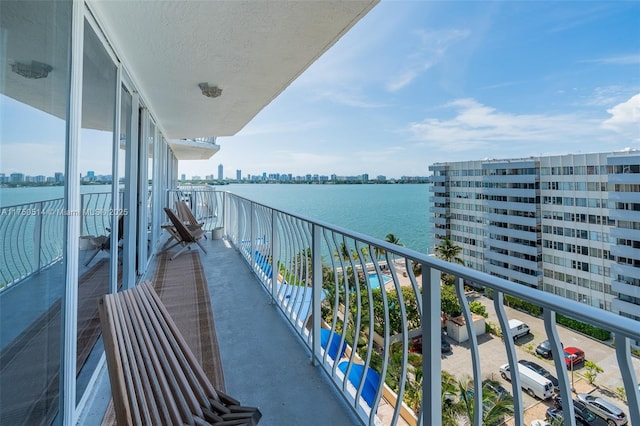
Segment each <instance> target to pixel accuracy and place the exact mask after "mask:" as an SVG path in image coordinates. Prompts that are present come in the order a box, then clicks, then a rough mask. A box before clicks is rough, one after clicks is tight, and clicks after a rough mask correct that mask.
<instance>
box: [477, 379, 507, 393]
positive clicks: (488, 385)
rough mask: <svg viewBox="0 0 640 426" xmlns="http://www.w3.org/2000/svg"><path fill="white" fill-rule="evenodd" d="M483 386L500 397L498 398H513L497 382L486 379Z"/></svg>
mask: <svg viewBox="0 0 640 426" xmlns="http://www.w3.org/2000/svg"><path fill="white" fill-rule="evenodd" d="M482 384H483V386H484V387H486V388H487V389H489V390H491V391H492V392H494V393H495V394H496V395H498V398H506V397H507V396H511V394H510V393H509V391H508V390H507V389H505V387H504V386H502V385H501V384H500V382H498V381H496V380H489V379H485V380H484V381H483V382H482Z"/></svg>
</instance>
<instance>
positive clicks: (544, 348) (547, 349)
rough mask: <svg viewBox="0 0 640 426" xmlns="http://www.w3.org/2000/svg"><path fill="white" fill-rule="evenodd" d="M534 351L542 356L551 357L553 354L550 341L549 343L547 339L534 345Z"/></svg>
mask: <svg viewBox="0 0 640 426" xmlns="http://www.w3.org/2000/svg"><path fill="white" fill-rule="evenodd" d="M536 353H537V354H538V355H540V356H541V357H542V358H546V359H551V358H553V354H552V353H551V343H549V341H548V340H545V341H544V342H541V343H540V344H539V345H538V346H536Z"/></svg>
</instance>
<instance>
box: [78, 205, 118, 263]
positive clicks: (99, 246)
mask: <svg viewBox="0 0 640 426" xmlns="http://www.w3.org/2000/svg"><path fill="white" fill-rule="evenodd" d="M107 231H111V230H110V229H109V228H107ZM111 235H113V233H111V234H109V235H100V236H98V237H93V238H91V243H92V244H93V245H94V246H95V248H96V251H95V253H93V254H92V255H91V257H90V258H89V260H87V261H86V262H85V263H84V266H89V264H90V263H91V261H92V260H93V259H95V257H96V256H97V255H98V253H100V252H101V251H106V252H108V251H109V250H110V249H111ZM123 238H124V215H120V217H118V242H120V241H121V240H122V239H123Z"/></svg>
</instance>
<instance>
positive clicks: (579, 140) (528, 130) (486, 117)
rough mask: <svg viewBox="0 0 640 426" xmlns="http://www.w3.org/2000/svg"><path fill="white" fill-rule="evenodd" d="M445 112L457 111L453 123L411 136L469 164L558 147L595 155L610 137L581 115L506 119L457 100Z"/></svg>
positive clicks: (415, 127) (417, 128) (430, 124)
mask: <svg viewBox="0 0 640 426" xmlns="http://www.w3.org/2000/svg"><path fill="white" fill-rule="evenodd" d="M445 107H446V108H450V109H453V110H455V111H456V113H455V116H454V117H453V118H450V119H439V118H428V119H426V120H424V121H422V122H420V123H413V124H411V125H410V128H409V130H410V131H411V132H412V133H413V135H414V137H415V138H416V139H417V140H418V141H420V143H421V145H422V146H425V147H430V148H432V149H434V151H441V152H460V151H465V152H467V153H468V156H469V157H470V158H483V157H486V156H487V155H488V156H502V157H506V156H509V155H513V153H518V154H516V155H518V156H527V155H534V154H536V153H540V152H546V151H553V150H555V149H556V147H557V146H558V145H559V144H561V145H562V146H563V147H565V149H567V150H568V151H579V150H585V149H588V150H591V149H593V150H596V147H597V146H598V144H600V145H601V143H602V141H603V140H604V138H605V137H606V136H607V132H605V131H604V130H603V129H602V128H601V127H600V125H599V124H600V123H599V121H598V120H594V119H590V118H585V117H581V116H579V115H577V114H559V115H552V114H513V113H505V112H500V111H497V110H496V109H495V108H491V107H489V106H486V105H482V104H481V103H479V102H477V101H476V100H474V99H457V100H455V101H453V102H450V103H449V104H447V105H445ZM590 143H591V144H592V146H590V145H589V144H590Z"/></svg>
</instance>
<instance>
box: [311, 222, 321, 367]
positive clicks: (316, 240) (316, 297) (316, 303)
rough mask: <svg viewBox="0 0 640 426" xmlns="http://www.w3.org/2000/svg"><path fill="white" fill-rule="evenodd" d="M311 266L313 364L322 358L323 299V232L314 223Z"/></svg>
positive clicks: (316, 363) (312, 228)
mask: <svg viewBox="0 0 640 426" xmlns="http://www.w3.org/2000/svg"><path fill="white" fill-rule="evenodd" d="M311 233H312V234H311V235H312V237H311V245H312V249H311V265H312V266H311V268H312V270H313V271H312V273H313V280H312V285H313V287H312V288H313V293H312V297H313V299H312V300H313V301H312V314H311V315H312V321H313V324H312V334H313V335H312V338H313V347H312V351H313V353H312V355H311V361H312V363H313V365H318V359H319V358H320V353H321V349H320V316H321V312H322V311H321V309H320V302H321V300H322V259H321V253H320V250H321V247H320V246H321V244H320V242H321V238H322V237H321V232H320V227H319V226H318V225H316V224H313V225H312V227H311Z"/></svg>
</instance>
